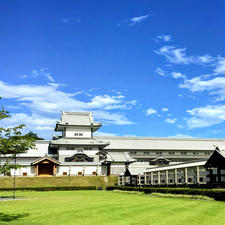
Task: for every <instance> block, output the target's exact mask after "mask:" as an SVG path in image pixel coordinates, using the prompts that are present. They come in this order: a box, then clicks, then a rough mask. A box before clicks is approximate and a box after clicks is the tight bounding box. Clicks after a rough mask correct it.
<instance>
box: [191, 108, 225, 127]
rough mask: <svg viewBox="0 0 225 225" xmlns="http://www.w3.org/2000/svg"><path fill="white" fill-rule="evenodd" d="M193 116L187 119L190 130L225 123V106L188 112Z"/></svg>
mask: <svg viewBox="0 0 225 225" xmlns="http://www.w3.org/2000/svg"><path fill="white" fill-rule="evenodd" d="M187 112H188V113H189V114H190V115H191V117H190V118H188V119H187V126H188V128H190V129H192V128H201V127H209V126H212V125H215V124H220V123H222V122H224V121H225V105H207V106H205V107H199V108H194V109H191V110H187Z"/></svg>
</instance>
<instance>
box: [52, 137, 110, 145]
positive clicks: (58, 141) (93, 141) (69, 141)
mask: <svg viewBox="0 0 225 225" xmlns="http://www.w3.org/2000/svg"><path fill="white" fill-rule="evenodd" d="M50 144H56V145H58V144H61V145H97V146H107V145H109V142H108V141H107V140H96V139H91V138H79V139H76V138H60V139H56V140H51V141H50Z"/></svg>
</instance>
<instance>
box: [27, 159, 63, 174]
mask: <svg viewBox="0 0 225 225" xmlns="http://www.w3.org/2000/svg"><path fill="white" fill-rule="evenodd" d="M59 164H60V163H59V161H57V160H56V159H53V158H50V157H48V156H44V157H42V158H39V159H37V160H35V161H33V162H32V163H31V165H33V166H34V171H35V175H36V176H55V175H56V173H57V166H59Z"/></svg>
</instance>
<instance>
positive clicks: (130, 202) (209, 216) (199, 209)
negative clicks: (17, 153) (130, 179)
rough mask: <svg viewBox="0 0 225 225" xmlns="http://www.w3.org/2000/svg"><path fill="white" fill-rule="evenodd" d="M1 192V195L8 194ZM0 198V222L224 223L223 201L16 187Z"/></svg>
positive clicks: (34, 224) (82, 224)
mask: <svg viewBox="0 0 225 225" xmlns="http://www.w3.org/2000/svg"><path fill="white" fill-rule="evenodd" d="M9 194H10V193H7V192H0V196H3V195H9ZM17 197H26V198H27V199H23V200H15V201H0V224H1V225H2V224H18V225H69V224H74V225H75V224H76V225H106V224H107V225H128V224H129V225H139V224H140V225H147V224H151V225H162V224H165V225H206V224H207V225H224V224H225V220H224V215H225V204H224V202H218V201H203V200H191V199H178V198H164V197H151V196H150V195H147V194H128V193H118V192H110V191H55V192H28V191H26V192H25V191H24V192H22V191H18V192H17Z"/></svg>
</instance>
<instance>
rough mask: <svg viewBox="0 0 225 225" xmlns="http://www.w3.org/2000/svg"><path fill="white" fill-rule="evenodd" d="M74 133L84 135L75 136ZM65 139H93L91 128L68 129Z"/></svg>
mask: <svg viewBox="0 0 225 225" xmlns="http://www.w3.org/2000/svg"><path fill="white" fill-rule="evenodd" d="M74 133H82V134H83V136H75V135H74ZM65 137H70V138H71V137H74V138H91V128H86V127H67V128H66V132H65Z"/></svg>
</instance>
